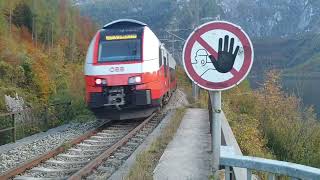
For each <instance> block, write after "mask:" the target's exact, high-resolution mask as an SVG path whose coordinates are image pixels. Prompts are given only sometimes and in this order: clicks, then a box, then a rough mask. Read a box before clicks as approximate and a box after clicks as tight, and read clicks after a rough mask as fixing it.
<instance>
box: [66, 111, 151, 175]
mask: <svg viewBox="0 0 320 180" xmlns="http://www.w3.org/2000/svg"><path fill="white" fill-rule="evenodd" d="M156 114H157V113H153V114H152V115H151V116H150V117H148V118H147V119H146V120H144V121H143V122H142V123H141V124H140V125H138V126H137V127H136V128H134V129H133V130H132V131H130V132H129V133H128V134H127V135H126V136H125V137H123V138H122V139H120V140H119V141H118V142H116V143H115V144H113V145H112V146H111V147H110V148H108V149H107V150H106V151H104V152H103V153H102V154H101V155H99V156H98V157H96V158H95V159H94V160H92V161H91V162H90V163H89V164H87V165H86V166H84V167H83V168H81V169H80V170H79V171H78V172H76V173H75V174H73V175H72V176H71V177H70V178H69V180H81V179H82V178H83V177H85V176H87V175H89V174H90V172H91V171H92V170H93V169H94V168H96V167H97V166H99V165H100V164H102V163H103V162H104V160H105V159H106V158H108V157H109V156H110V155H111V154H112V153H113V152H115V151H116V150H117V149H118V148H119V147H121V146H123V145H124V144H125V143H126V142H128V141H129V140H130V139H131V138H132V137H133V136H134V135H135V134H137V133H138V132H139V131H140V130H141V129H142V128H143V127H144V126H145V125H146V124H147V123H148V122H149V121H150V120H151V119H152V118H153V117H154V116H155V115H156Z"/></svg>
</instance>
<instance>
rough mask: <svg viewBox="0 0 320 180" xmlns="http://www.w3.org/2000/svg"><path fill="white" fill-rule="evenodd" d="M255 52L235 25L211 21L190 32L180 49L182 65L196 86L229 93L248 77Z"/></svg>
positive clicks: (246, 37)
mask: <svg viewBox="0 0 320 180" xmlns="http://www.w3.org/2000/svg"><path fill="white" fill-rule="evenodd" d="M253 57H254V51H253V47H252V43H251V40H250V38H249V37H248V35H247V34H246V33H245V32H244V31H243V30H242V29H241V28H240V27H239V26H237V25H235V24H232V23H230V22H226V21H212V22H209V23H206V24H203V25H201V26H200V27H198V28H197V29H196V30H195V31H193V32H192V33H191V34H190V36H189V38H188V39H187V41H186V43H185V45H184V48H183V65H184V68H185V70H186V72H187V75H188V76H189V78H190V79H191V80H192V81H194V82H195V83H196V84H197V85H198V86H200V87H202V88H204V89H207V90H213V91H221V90H227V89H230V88H232V87H234V86H236V85H238V84H239V83H240V82H241V81H242V80H244V79H245V77H246V76H247V75H248V73H249V71H250V69H251V67H252V63H253Z"/></svg>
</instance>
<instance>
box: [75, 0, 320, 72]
mask: <svg viewBox="0 0 320 180" xmlns="http://www.w3.org/2000/svg"><path fill="white" fill-rule="evenodd" d="M196 2H197V1H196V0H191V1H180V0H179V1H178V0H177V1H172V0H158V1H154V0H153V1H150V0H133V1H129V0H118V1H112V0H107V1H102V0H74V3H75V4H76V5H77V6H78V7H79V8H80V9H81V13H82V14H84V15H88V16H90V17H92V19H93V20H95V21H96V22H97V23H98V24H99V25H103V24H105V23H107V22H110V21H112V20H114V19H119V18H134V19H137V20H141V21H143V22H146V23H147V24H148V25H149V26H151V28H152V29H153V30H154V31H155V32H156V34H157V35H158V36H159V37H160V39H161V40H162V41H163V42H164V43H166V44H167V46H169V50H170V51H171V52H174V54H175V55H176V58H177V59H180V58H181V57H179V55H180V54H181V53H182V47H183V44H184V42H183V41H181V39H179V38H177V37H174V36H172V35H171V34H169V33H168V32H167V31H169V32H170V33H174V34H175V35H178V36H179V37H181V38H183V39H186V38H187V37H188V35H189V34H190V33H191V31H192V30H193V29H194V27H195V26H196V22H197V21H198V22H199V23H203V22H206V21H209V20H215V19H216V20H227V21H231V22H234V23H236V24H239V25H240V26H242V27H243V29H244V30H245V31H246V32H248V34H249V36H250V37H251V38H252V40H253V42H254V48H255V55H256V57H255V63H254V64H255V65H254V69H253V73H252V74H251V75H252V76H255V75H261V74H264V72H265V71H266V70H269V69H270V68H277V69H282V70H284V69H288V68H290V69H291V68H294V69H296V68H297V71H300V70H298V69H300V67H301V65H302V64H313V63H311V62H314V61H315V60H313V59H315V58H317V56H318V55H317V53H318V51H319V50H320V46H319V43H318V42H320V41H319V40H320V35H319V33H318V32H319V31H320V29H319V27H320V21H319V19H320V18H319V17H320V11H319V8H320V1H315V0H313V1H311V0H290V1H289V0H284V1H279V0H258V1H252V0H236V1H234V0H221V1H209V0H204V1H199V2H200V4H197V3H196ZM197 7H199V11H198V12H197V11H196V9H197ZM197 13H199V14H198V15H199V16H198V17H199V18H197ZM197 19H198V20H197ZM173 45H174V46H173ZM309 61H310V63H307V62H309ZM317 67H318V66H312V68H311V69H310V70H311V71H319V70H320V69H318V68H317ZM301 71H303V70H301Z"/></svg>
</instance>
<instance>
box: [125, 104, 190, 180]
mask: <svg viewBox="0 0 320 180" xmlns="http://www.w3.org/2000/svg"><path fill="white" fill-rule="evenodd" d="M185 112H186V108H179V109H177V110H176V112H175V114H174V116H173V117H172V119H171V121H170V123H169V124H168V125H167V126H166V127H165V129H164V131H163V132H162V133H161V135H160V136H159V137H158V138H157V139H156V140H155V141H154V142H153V143H152V144H151V146H150V147H149V149H147V150H145V151H143V152H141V153H140V154H139V155H138V156H137V159H136V162H135V165H134V166H133V167H132V168H131V170H130V172H129V175H128V177H126V179H127V180H142V179H143V180H148V179H150V180H151V179H153V170H154V169H155V167H156V166H157V164H158V161H159V159H160V157H161V156H162V154H163V152H164V150H165V149H166V147H167V145H168V144H169V142H170V141H171V140H172V139H173V136H174V135H175V133H176V131H177V129H178V127H179V126H180V123H181V120H182V118H183V116H184V114H185Z"/></svg>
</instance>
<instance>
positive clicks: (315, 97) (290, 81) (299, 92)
mask: <svg viewBox="0 0 320 180" xmlns="http://www.w3.org/2000/svg"><path fill="white" fill-rule="evenodd" d="M249 79H250V84H251V87H252V88H254V89H255V88H258V87H259V84H261V82H263V80H262V79H261V78H257V77H254V78H253V77H249ZM281 83H282V87H283V90H284V91H286V92H287V93H289V94H294V95H296V96H298V97H299V98H301V100H302V103H303V105H304V107H307V106H314V109H315V111H316V113H317V116H318V119H320V76H314V77H293V76H292V77H291V76H286V77H283V78H282V82H281Z"/></svg>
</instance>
